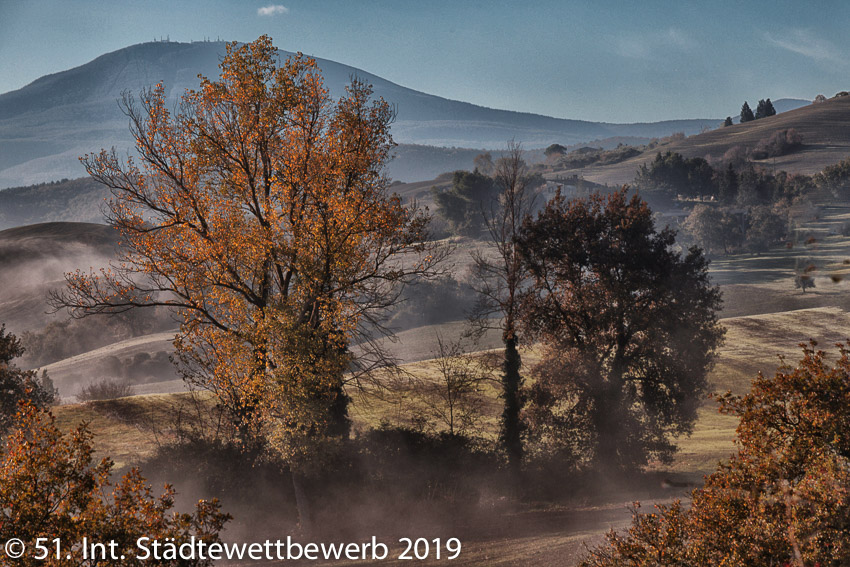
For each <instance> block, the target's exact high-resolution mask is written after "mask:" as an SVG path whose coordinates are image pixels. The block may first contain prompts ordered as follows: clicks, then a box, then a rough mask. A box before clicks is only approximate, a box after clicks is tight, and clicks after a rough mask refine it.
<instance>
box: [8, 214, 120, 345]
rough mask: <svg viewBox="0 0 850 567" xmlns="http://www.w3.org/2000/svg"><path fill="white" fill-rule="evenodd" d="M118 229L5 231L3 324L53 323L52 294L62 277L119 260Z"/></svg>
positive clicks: (16, 328)
mask: <svg viewBox="0 0 850 567" xmlns="http://www.w3.org/2000/svg"><path fill="white" fill-rule="evenodd" d="M117 245H118V231H116V230H115V229H114V228H112V227H109V226H106V225H103V224H92V223H70V222H49V223H40V224H35V225H29V226H22V227H17V228H12V229H8V230H3V231H0V323H3V324H6V325H7V326H8V328H9V330H10V331H12V332H14V333H16V334H19V333H21V332H22V331H28V330H34V329H38V328H40V327H41V326H43V325H45V324H46V323H48V322H49V321H52V320H54V317H53V316H52V315H49V314H48V313H47V312H46V311H47V310H48V309H47V298H46V295H47V292H48V291H49V290H50V289H54V288H56V287H58V286H60V285H63V284H64V278H63V274H64V273H65V272H70V271H74V270H76V269H81V270H88V269H89V268H90V267H95V268H97V267H100V266H105V265H106V264H107V263H108V262H109V260H110V259H112V258H113V257H114V256H115V251H116V247H117Z"/></svg>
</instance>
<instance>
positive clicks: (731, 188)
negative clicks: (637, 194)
mask: <svg viewBox="0 0 850 567" xmlns="http://www.w3.org/2000/svg"><path fill="white" fill-rule="evenodd" d="M788 132H791V131H790V130H789V131H788ZM788 132H785V131H783V132H782V135H781V137H782V140H783V143H785V140H787V139H788V138H787V137H788ZM772 138H773V137H771V139H772ZM778 138H779V136H777V140H778ZM792 139H796V138H793V133H792ZM736 165H738V167H736ZM634 187H635V188H637V189H639V190H641V191H650V192H652V191H655V192H661V193H665V194H667V195H669V196H671V197H673V196H679V195H681V196H683V197H689V198H695V197H697V198H703V199H704V198H711V197H713V198H715V199H716V200H718V201H720V202H723V203H730V204H731V203H734V204H737V205H739V206H750V205H758V204H767V203H774V202H778V201H789V202H790V201H793V200H794V199H796V198H798V197H801V196H802V195H805V194H806V193H807V192H809V191H810V190H811V189H813V188H814V182H813V181H812V178H810V177H808V176H805V175H800V174H793V175H792V174H788V173H786V172H784V171H780V172H779V173H777V174H772V173H770V172H767V171H764V170H761V169H757V168H756V167H754V166H753V165H752V164H749V163H747V162H746V161H745V160H743V161H740V162H738V161H736V163H732V162H730V163H727V165H726V167H725V168H721V169H715V168H714V167H712V165H711V164H710V163H709V162H708V161H707V160H705V159H703V158H700V157H693V158H685V157H684V156H682V155H681V154H679V153H676V152H669V151H668V152H666V153H664V154H661V153H658V154H657V155H656V156H655V159H654V160H653V161H652V162H651V163H649V164H643V165H641V166H640V168H639V169H638V173H637V175H636V177H635V180H634Z"/></svg>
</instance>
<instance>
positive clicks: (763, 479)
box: [582, 344, 850, 567]
mask: <svg viewBox="0 0 850 567" xmlns="http://www.w3.org/2000/svg"><path fill="white" fill-rule="evenodd" d="M848 396H850V357H848V351H847V346H846V345H844V346H841V347H840V357H839V359H838V360H837V361H836V362H835V363H834V364H833V365H830V364H829V363H828V362H827V359H826V355H825V353H824V352H821V351H816V350H815V345H814V344H812V345H811V346H807V347H806V348H804V351H803V359H802V360H801V361H800V363H799V364H798V365H797V366H796V367H795V368H792V367H791V366H789V365H784V366H782V367H781V368H780V369H779V370H778V371H777V372H776V374H775V376H773V377H767V376H764V375H761V374H759V376H758V377H756V378H755V380H754V381H753V385H752V390H751V391H750V393H748V394H746V395H744V396H733V395H731V394H728V393H727V394H726V395H725V396H722V397H721V398H720V403H721V411H722V412H724V413H727V414H731V415H734V416H736V417H738V418H739V419H740V424H739V426H738V429H737V443H736V446H737V454H736V455H735V456H733V457H732V459H731V460H730V461H729V462H728V463H724V464H721V465H719V466H718V468H717V470H716V472H714V473H713V474H711V475H710V476H708V477H706V481H705V485H704V486H703V487H701V488H698V489H696V490H694V491H693V493H692V494H691V504H690V507H687V506H685V505H683V504H682V503H680V502H676V503H674V504H672V505H670V506H657V507H656V510H655V511H654V512H652V513H642V512H640V511H639V510H635V513H634V518H633V521H632V524H631V527H630V528H629V529H628V530H627V531H626V532H625V533H621V534H618V533H615V532H611V533H610V534H609V535H608V537H607V542H606V543H605V544H603V545H601V546H599V547H597V548H595V549H593V550H592V551H591V552H590V554H589V555H588V557H587V558H585V560H584V561H583V562H582V565H583V566H584V567H614V566H621V565H633V566H636V567H650V566H652V567H657V566H671V567H672V566H674V565H790V566H795V567H802V566H804V565H845V564H847V563H848V562H850V549H848V545H847V533H848V531H850V498H848V494H850V473H848V471H850V436H848V432H850V429H848V428H847V426H846V424H847V423H848V420H850V406H848V405H847V404H846V403H843V402H840V401H838V400H845V399H847V398H848Z"/></svg>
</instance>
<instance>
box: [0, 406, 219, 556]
mask: <svg viewBox="0 0 850 567" xmlns="http://www.w3.org/2000/svg"><path fill="white" fill-rule="evenodd" d="M91 440H92V434H91V432H89V430H88V429H87V428H86V427H85V426H80V427H78V428H77V429H76V430H75V431H73V432H72V433H70V434H68V435H63V434H62V432H61V431H60V430H59V429H58V428H57V427H56V424H55V419H54V418H53V416H52V415H51V414H50V413H49V412H46V411H42V410H39V409H38V408H36V407H35V406H33V405H31V404H28V405H25V406H23V407H22V410H21V412H20V413H19V415H18V418H17V422H16V427H15V430H14V431H13V433H12V434H11V435H10V436H9V438H8V439H7V440H6V443H5V447H4V449H3V453H2V455H3V457H2V463H0V540H2V541H6V540H8V539H9V538H13V537H14V538H20V539H21V540H23V542H24V544H25V545H26V549H27V555H26V556H25V557H23V558H20V559H15V560H12V561H10V560H9V558H8V557H7V556H6V555H5V553H6V552H7V551H8V548H7V549H6V550H4V549H2V548H0V562H2V564H3V565H20V566H22V567H36V566H38V567H44V566H46V567H59V566H65V565H95V564H97V565H100V564H102V563H101V562H98V561H96V560H92V561H91V562H87V561H83V560H82V557H80V555H81V551H80V550H79V549H77V550H76V551H72V549H71V547H70V546H71V544H72V543H77V542H82V540H83V538H84V537H87V538H88V539H89V541H95V542H110V541H114V542H115V544H116V548H117V553H118V554H122V553H126V554H127V555H128V559H127V560H125V561H121V565H126V566H129V567H141V566H142V565H144V564H146V562H145V561H143V560H141V559H138V560H137V559H135V557H136V554H137V551H138V550H137V548H136V541H137V539H138V538H140V537H149V538H151V539H158V540H164V539H165V538H174V539H173V540H172V541H174V542H175V543H176V544H177V545H180V544H182V543H184V542H188V541H189V540H190V538H193V537H194V538H197V539H200V540H203V541H205V542H206V543H213V542H218V541H220V540H219V535H218V534H219V531H220V530H221V529H222V527H223V526H224V524H225V522H227V521H228V519H229V516H227V515H226V514H222V513H221V512H220V510H219V505H218V503H217V502H215V501H212V502H207V501H201V502H198V503H197V506H196V509H195V512H194V513H193V514H177V513H174V512H173V510H172V508H173V506H174V495H175V493H174V491H173V490H172V489H171V488H168V487H166V489H165V492H164V493H163V494H162V495H161V496H159V497H155V496H153V494H152V491H151V487H150V486H149V485H148V484H147V483H146V481H145V479H144V478H143V477H142V475H141V473H140V472H139V471H138V470H136V469H133V470H131V471H129V472H128V473H127V474H125V475H124V476H123V478H121V480H119V481H118V482H117V483H115V484H114V485H113V484H112V481H111V476H110V475H111V472H112V468H113V463H112V462H111V461H110V460H109V459H103V460H101V461H100V462H95V461H94V458H93V455H94V450H93V449H92V444H91ZM110 489H111V490H110ZM38 538H49V539H50V540H51V542H50V543H48V546H50V548H51V550H52V549H53V548H52V539H53V538H60V540H61V542H62V545H63V546H65V547H63V551H64V552H66V553H75V554H77V556H76V557H74V558H73V560H67V561H66V558H65V557H62V558H61V559H56V558H55V556H54V555H53V554H52V553H51V554H49V555H48V556H47V557H46V558H43V560H37V559H35V557H34V555H33V554H34V553H35V551H36V547H35V545H36V543H37V541H38ZM63 555H65V553H63ZM156 564H157V565H162V566H167V567H178V566H180V567H200V566H204V565H210V564H211V561H208V560H207V561H204V560H200V559H198V560H190V561H185V560H178V559H174V560H162V561H157V562H156Z"/></svg>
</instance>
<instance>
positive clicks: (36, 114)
mask: <svg viewBox="0 0 850 567" xmlns="http://www.w3.org/2000/svg"><path fill="white" fill-rule="evenodd" d="M224 51H225V44H224V43H223V42H215V43H212V42H196V43H175V42H156V43H145V44H139V45H134V46H131V47H127V48H124V49H120V50H118V51H114V52H112V53H107V54H105V55H102V56H101V57H98V58H97V59H95V60H93V61H91V62H89V63H86V64H84V65H81V66H79V67H76V68H74V69H70V70H67V71H63V72H60V73H55V74H51V75H47V76H44V77H41V78H39V79H37V80H35V81H33V82H32V83H30V84H29V85H27V86H25V87H23V88H21V89H18V90H16V91H12V92H8V93H5V94H2V95H0V187H12V186H21V185H27V184H33V183H40V182H45V181H53V180H56V179H60V178H63V177H66V178H77V177H81V176H82V175H83V171H82V168H81V166H80V164H79V163H78V161H77V158H78V157H79V156H81V155H83V154H85V153H87V152H91V151H97V150H99V149H100V148H104V147H106V148H108V147H111V146H115V147H116V148H117V149H118V150H119V152H126V151H128V150H129V148H130V138H129V134H128V129H127V119H126V117H125V116H124V115H123V114H122V113H121V111H120V109H119V107H118V105H117V104H116V101H117V100H118V99H119V98H120V97H121V93H122V92H124V91H129V92H138V91H139V90H140V89H142V88H143V87H148V86H151V85H154V84H156V83H157V82H158V81H163V83H164V84H165V86H166V87H167V89H168V90H167V94H168V96H169V99H170V101H171V102H176V100H177V98H178V97H179V95H181V94H182V93H183V92H184V91H185V89H187V88H193V87H196V86H197V84H198V79H197V75H198V74H199V73H200V74H203V75H206V76H210V77H213V76H217V74H218V68H217V65H218V62H219V60H220V58H221V56H222V55H223V54H224ZM281 55H282V56H287V55H289V53H287V52H281ZM317 62H318V64H319V66H320V67H321V69H322V72H323V74H324V77H325V84H326V86H327V87H328V88H329V90H330V93H331V95H332V96H339V95H341V94H342V93H343V90H344V87H345V85H346V84H347V83H348V82H349V81H350V78H351V77H353V76H357V77H360V78H362V79H364V80H366V81H368V82H370V83H371V84H372V85H373V86H374V90H375V95H376V96H380V97H383V98H384V99H385V100H387V101H389V102H390V103H392V104H393V105H394V106H395V108H396V110H397V117H396V121H395V123H394V125H393V135H394V137H395V139H396V141H397V142H400V143H407V144H425V145H436V146H453V147H461V148H500V147H503V146H504V144H505V141H506V140H508V139H511V138H514V139H517V140H522V141H523V143H524V144H525V146H526V147H545V146H546V145H548V144H551V143H554V142H557V143H560V144H564V145H570V144H576V143H579V142H587V141H590V140H603V139H607V138H612V137H617V136H625V137H634V138H646V139H649V138H654V137H663V136H667V135H669V134H671V133H672V132H677V131H683V132H685V133H686V134H692V133H695V132H699V131H700V130H701V129H702V128H704V127H714V126H716V125H717V124H718V122H719V119H717V118H705V119H689V120H668V121H663V122H656V123H645V124H610V123H602V122H589V121H583V120H567V119H562V118H552V117H549V116H541V115H537V114H529V113H522V112H511V111H505V110H495V109H491V108H485V107H482V106H476V105H474V104H469V103H466V102H460V101H454V100H448V99H445V98H441V97H437V96H433V95H429V94H426V93H422V92H418V91H415V90H412V89H408V88H405V87H403V86H400V85H397V84H395V83H392V82H390V81H387V80H385V79H382V78H381V77H378V76H377V75H374V74H371V73H368V72H366V71H363V70H360V69H356V68H354V67H350V66H347V65H343V64H340V63H336V62H334V61H329V60H325V59H317ZM407 163H408V160H405V159H404V156H403V154H402V155H401V156H400V159H398V160H396V161H395V162H394V163H393V164H392V165H391V167H390V175H391V176H393V177H395V178H397V179H402V180H405V181H415V180H417V179H422V177H421V175H423V174H422V173H421V172H417V171H416V169H415V162H411V164H410V165H406V164H407ZM446 169H450V168H446ZM442 171H445V169H443V170H442ZM433 175H434V173H432V174H431V175H430V176H433ZM426 178H427V177H426Z"/></svg>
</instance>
